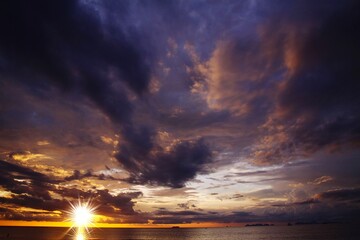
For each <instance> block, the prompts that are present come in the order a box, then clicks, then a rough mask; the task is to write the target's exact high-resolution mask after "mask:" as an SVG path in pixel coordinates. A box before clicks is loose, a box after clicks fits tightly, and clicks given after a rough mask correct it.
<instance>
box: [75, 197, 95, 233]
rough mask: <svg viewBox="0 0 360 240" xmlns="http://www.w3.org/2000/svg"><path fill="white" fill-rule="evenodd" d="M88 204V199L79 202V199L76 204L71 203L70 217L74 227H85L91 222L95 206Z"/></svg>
mask: <svg viewBox="0 0 360 240" xmlns="http://www.w3.org/2000/svg"><path fill="white" fill-rule="evenodd" d="M70 204H71V203H70ZM90 205H91V204H90V201H88V202H81V201H80V200H79V202H78V204H77V205H73V204H71V208H72V210H71V218H72V222H73V223H74V226H75V227H80V228H83V227H85V228H87V227H88V226H89V225H90V224H91V223H92V220H93V217H94V214H93V213H94V209H95V208H94V207H91V206H90Z"/></svg>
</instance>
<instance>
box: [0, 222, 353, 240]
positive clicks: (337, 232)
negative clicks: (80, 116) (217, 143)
mask: <svg viewBox="0 0 360 240" xmlns="http://www.w3.org/2000/svg"><path fill="white" fill-rule="evenodd" d="M0 239H1V240H2V239H4V240H5V239H6V240H11V239H13V240H25V239H26V240H60V239H64V240H70V239H74V240H83V239H84V238H82V237H81V236H76V234H75V232H73V231H70V232H67V229H65V228H40V227H35V228H34V227H0ZM85 239H87V240H92V239H97V240H100V239H108V240H160V239H161V240H177V239H179V240H180V239H181V240H182V239H184V240H185V239H187V240H253V239H280V240H281V239H305V240H307V239H314V240H315V239H324V240H325V239H326V240H338V239H356V240H360V226H357V225H346V224H328V225H301V226H291V227H288V226H273V227H239V228H207V229H206V228H196V229H186V228H179V229H94V230H92V231H91V233H90V235H87V236H86V238H85Z"/></svg>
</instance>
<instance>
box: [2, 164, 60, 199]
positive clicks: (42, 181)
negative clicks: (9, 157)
mask: <svg viewBox="0 0 360 240" xmlns="http://www.w3.org/2000/svg"><path fill="white" fill-rule="evenodd" d="M54 183H58V181H56V180H53V179H50V178H49V177H47V176H46V175H44V174H42V173H38V172H36V171H34V170H32V169H30V168H27V167H22V166H19V165H16V164H12V163H9V162H6V161H3V160H0V186H2V187H4V188H5V189H7V190H9V191H10V192H12V193H15V194H22V193H26V192H31V193H32V194H31V195H32V196H35V197H40V198H43V199H50V198H51V197H50V195H49V192H48V191H47V190H48V188H49V187H50V186H51V184H54Z"/></svg>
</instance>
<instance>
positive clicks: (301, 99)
mask: <svg viewBox="0 0 360 240" xmlns="http://www.w3.org/2000/svg"><path fill="white" fill-rule="evenodd" d="M330 9H331V8H330ZM359 9H360V5H359V3H358V2H356V1H346V2H344V4H343V5H342V6H341V7H339V8H338V10H337V11H334V10H332V11H330V12H331V13H328V14H327V15H326V14H325V16H324V15H320V16H319V17H318V19H317V22H318V25H317V26H316V27H310V26H309V27H308V32H307V34H305V35H304V36H305V37H302V38H301V37H299V39H298V43H297V44H294V46H292V47H289V49H288V52H289V57H288V60H286V61H288V63H287V65H288V68H289V69H288V71H289V75H290V77H289V79H287V80H286V81H285V82H284V83H282V84H281V85H280V87H279V92H278V93H277V95H278V97H277V106H276V111H275V113H274V114H272V115H270V121H269V122H268V123H267V124H266V125H265V126H266V128H267V129H269V130H270V132H271V133H272V136H270V138H269V139H270V140H269V141H268V144H269V145H271V146H272V147H270V148H266V151H259V152H258V154H255V158H258V160H259V161H260V162H263V163H272V162H281V161H288V160H289V159H296V158H298V157H299V156H304V155H307V154H311V153H314V152H316V151H318V150H320V149H324V148H330V149H332V150H336V149H338V148H341V147H343V146H353V147H354V146H358V144H359V140H360V125H359V122H360V121H359V120H360V115H359V112H360V111H359V110H360V109H359V106H360V101H359V97H358V92H359V90H360V85H359V81H358V79H359V77H360V71H359V68H358V66H357V62H358V59H359V58H360V48H359V44H358V43H359V40H360V34H359V29H360V18H359V14H358V10H359ZM296 24H298V23H295V24H294V26H293V27H295V26H296ZM276 129H283V130H282V132H279V131H278V130H276ZM276 134H277V135H276ZM264 141H266V140H264ZM269 142H270V143H269Z"/></svg>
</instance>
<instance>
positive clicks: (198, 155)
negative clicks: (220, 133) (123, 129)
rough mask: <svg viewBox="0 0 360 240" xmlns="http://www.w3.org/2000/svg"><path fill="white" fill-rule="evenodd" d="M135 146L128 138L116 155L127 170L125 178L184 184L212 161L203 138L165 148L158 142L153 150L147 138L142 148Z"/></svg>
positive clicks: (155, 182) (134, 181) (137, 181)
mask: <svg viewBox="0 0 360 240" xmlns="http://www.w3.org/2000/svg"><path fill="white" fill-rule="evenodd" d="M144 138H145V139H146V135H145V136H144V135H143V139H144ZM143 139H142V140H143ZM134 140H135V139H134ZM138 146H139V145H138V144H133V143H132V142H127V143H126V144H123V145H122V146H121V148H120V151H119V153H118V154H117V155H116V158H117V159H118V160H119V162H120V163H121V164H122V165H123V167H124V168H125V169H126V170H127V171H128V172H129V173H130V178H129V179H128V181H130V182H132V183H137V184H150V185H164V186H170V187H174V188H180V187H183V186H184V184H185V182H186V181H188V180H190V179H192V178H193V177H195V175H196V173H197V172H199V171H201V170H202V169H203V166H204V165H205V164H206V163H209V162H210V161H211V155H212V154H211V152H210V150H209V148H208V146H207V145H206V144H205V142H204V140H203V139H199V140H196V141H193V142H189V141H187V142H180V143H176V144H174V145H173V146H172V147H171V149H169V150H166V151H164V150H163V149H161V148H160V146H158V147H157V148H155V152H150V150H151V149H150V142H148V144H144V145H143V146H144V147H143V148H142V149H136V148H137V147H138ZM134 148H135V149H134ZM159 150H160V151H159Z"/></svg>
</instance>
